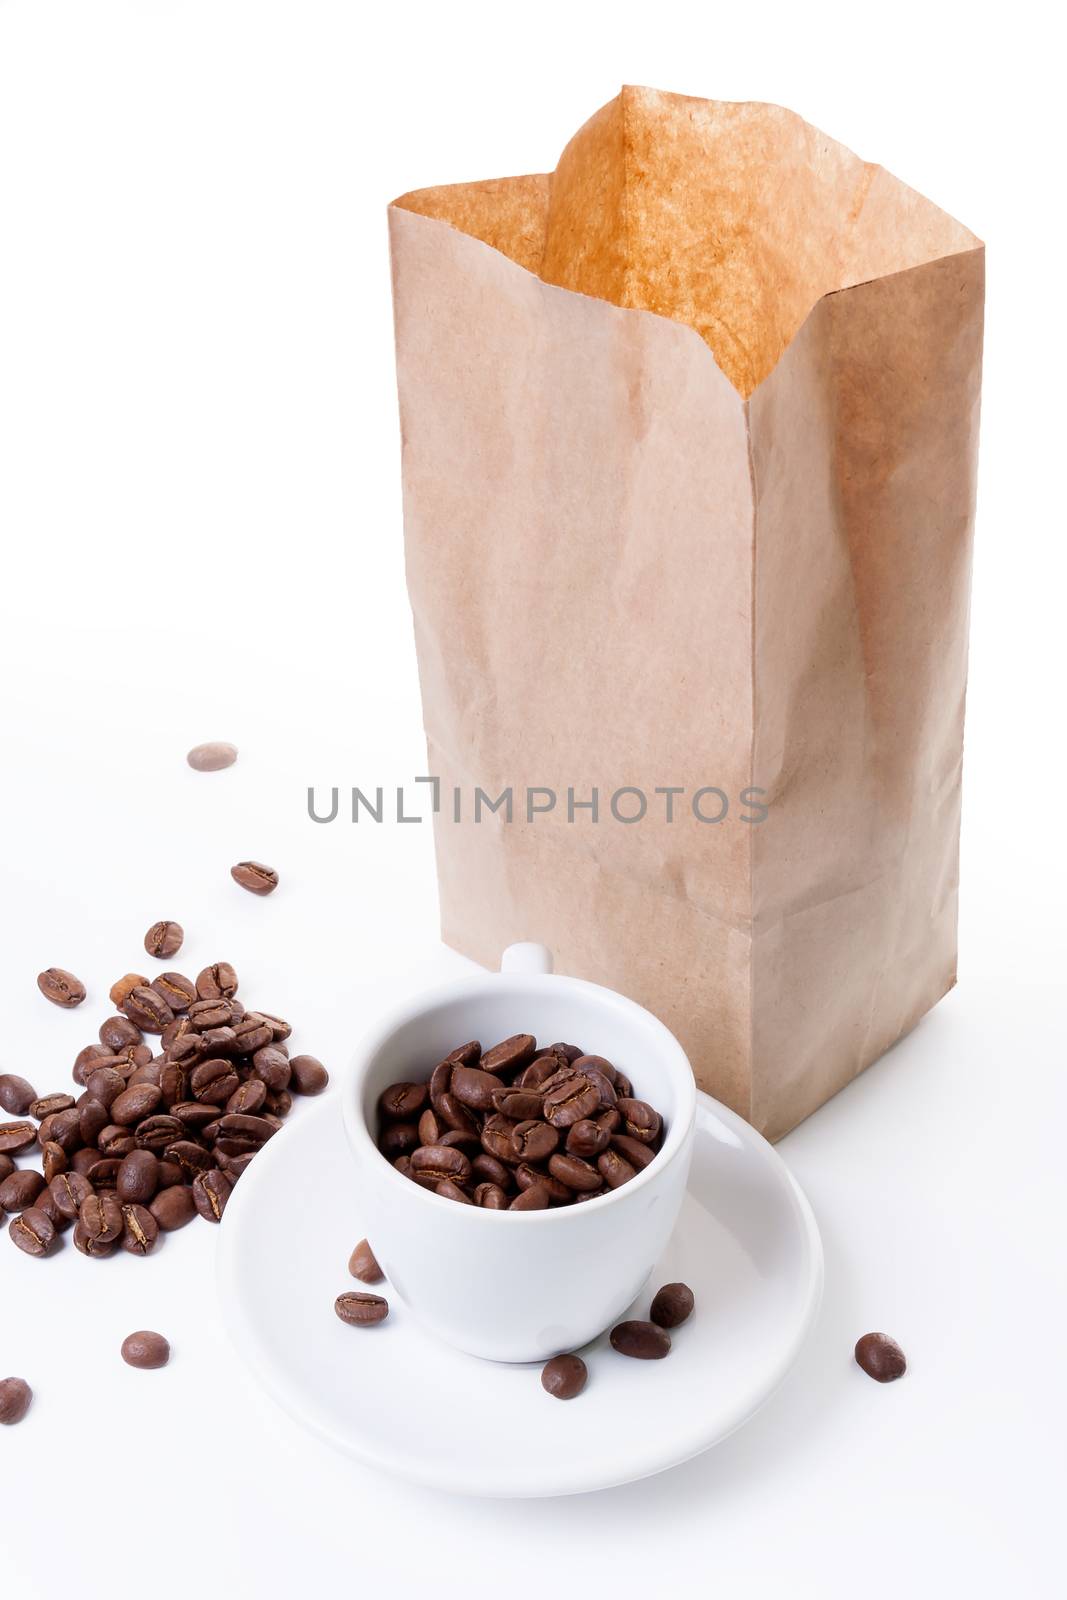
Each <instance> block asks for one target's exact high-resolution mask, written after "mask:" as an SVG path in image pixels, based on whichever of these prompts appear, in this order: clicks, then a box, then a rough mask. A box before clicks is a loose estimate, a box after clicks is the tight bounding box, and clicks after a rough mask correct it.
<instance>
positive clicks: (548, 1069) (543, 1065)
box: [515, 1055, 569, 1098]
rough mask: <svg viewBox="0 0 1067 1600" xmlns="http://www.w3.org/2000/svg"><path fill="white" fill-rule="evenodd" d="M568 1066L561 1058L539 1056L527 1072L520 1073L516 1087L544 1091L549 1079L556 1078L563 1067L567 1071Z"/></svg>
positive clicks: (531, 1063)
mask: <svg viewBox="0 0 1067 1600" xmlns="http://www.w3.org/2000/svg"><path fill="white" fill-rule="evenodd" d="M567 1065H568V1063H567V1062H566V1061H564V1060H563V1058H562V1057H561V1056H556V1055H546V1056H538V1057H537V1059H536V1060H534V1061H531V1062H530V1065H529V1066H528V1067H527V1068H526V1069H525V1071H523V1072H520V1074H519V1076H518V1077H517V1078H516V1079H515V1087H516V1088H517V1089H522V1090H536V1089H542V1090H543V1089H544V1086H545V1084H546V1083H548V1081H549V1079H550V1078H553V1077H555V1075H556V1074H557V1073H558V1072H559V1071H560V1069H561V1067H562V1068H564V1069H565V1068H566V1067H567ZM568 1076H569V1074H568ZM542 1098H543V1096H542Z"/></svg>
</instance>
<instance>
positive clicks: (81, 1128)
mask: <svg viewBox="0 0 1067 1600" xmlns="http://www.w3.org/2000/svg"><path fill="white" fill-rule="evenodd" d="M110 1122H111V1113H110V1111H109V1110H108V1109H107V1107H106V1106H102V1105H101V1104H100V1102H99V1100H94V1099H93V1097H92V1096H91V1095H90V1096H89V1098H88V1100H86V1102H85V1104H84V1105H83V1106H82V1107H81V1109H80V1111H79V1112H78V1137H79V1138H80V1140H81V1142H82V1144H84V1145H94V1144H95V1143H96V1141H97V1139H98V1138H99V1137H100V1135H101V1133H102V1132H103V1130H104V1129H105V1128H106V1127H107V1126H108V1124H109V1123H110Z"/></svg>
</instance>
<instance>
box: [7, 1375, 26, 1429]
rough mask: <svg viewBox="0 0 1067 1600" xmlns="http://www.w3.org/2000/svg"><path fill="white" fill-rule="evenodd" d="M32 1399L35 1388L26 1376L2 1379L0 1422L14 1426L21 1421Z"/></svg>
mask: <svg viewBox="0 0 1067 1600" xmlns="http://www.w3.org/2000/svg"><path fill="white" fill-rule="evenodd" d="M32 1399H33V1390H32V1389H31V1388H30V1386H29V1384H28V1383H27V1382H26V1380H25V1378H4V1379H3V1380H2V1381H0V1423H3V1425H4V1426H5V1427H13V1426H14V1424H15V1423H16V1422H21V1421H22V1419H23V1417H24V1416H25V1415H26V1413H27V1411H28V1410H29V1409H30V1401H31V1400H32Z"/></svg>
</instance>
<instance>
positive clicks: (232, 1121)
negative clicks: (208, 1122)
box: [219, 1111, 278, 1144]
mask: <svg viewBox="0 0 1067 1600" xmlns="http://www.w3.org/2000/svg"><path fill="white" fill-rule="evenodd" d="M277 1131H278V1130H277V1128H276V1127H275V1125H274V1123H273V1122H272V1121H271V1120H270V1118H269V1117H255V1116H250V1115H248V1114H246V1113H241V1112H229V1111H228V1112H226V1113H225V1115H223V1116H221V1117H220V1118H219V1136H221V1137H222V1138H226V1139H232V1138H238V1139H242V1138H243V1139H253V1140H254V1141H255V1142H256V1144H266V1142H267V1140H268V1139H271V1138H273V1136H274V1134H275V1133H276V1132H277Z"/></svg>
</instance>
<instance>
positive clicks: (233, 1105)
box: [226, 1078, 267, 1116]
mask: <svg viewBox="0 0 1067 1600" xmlns="http://www.w3.org/2000/svg"><path fill="white" fill-rule="evenodd" d="M266 1099H267V1086H266V1084H265V1083H264V1082H263V1080H262V1078H249V1079H248V1081H247V1083H240V1084H238V1086H237V1088H236V1089H235V1090H234V1091H233V1094H231V1096H230V1098H229V1099H228V1100H227V1102H226V1110H227V1111H228V1112H230V1113H235V1112H244V1113H245V1114H246V1115H248V1116H251V1115H253V1114H254V1113H255V1112H257V1111H259V1110H260V1109H261V1108H262V1106H263V1105H264V1104H265V1102H266Z"/></svg>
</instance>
